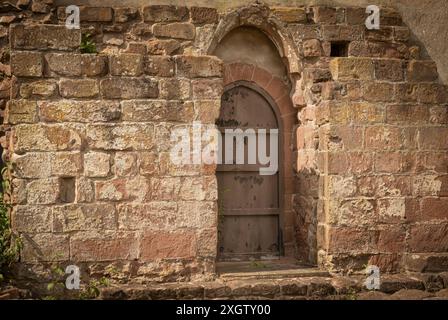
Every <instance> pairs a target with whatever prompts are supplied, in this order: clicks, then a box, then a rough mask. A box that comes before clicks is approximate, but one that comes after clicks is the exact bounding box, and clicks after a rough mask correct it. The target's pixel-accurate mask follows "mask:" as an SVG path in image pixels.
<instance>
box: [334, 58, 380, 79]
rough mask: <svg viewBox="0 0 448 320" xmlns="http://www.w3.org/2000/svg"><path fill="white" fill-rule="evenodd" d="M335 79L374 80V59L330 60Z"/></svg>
mask: <svg viewBox="0 0 448 320" xmlns="http://www.w3.org/2000/svg"><path fill="white" fill-rule="evenodd" d="M330 71H331V74H332V76H333V79H334V80H373V77H374V65H373V60H371V59H364V58H334V59H332V60H331V62H330Z"/></svg>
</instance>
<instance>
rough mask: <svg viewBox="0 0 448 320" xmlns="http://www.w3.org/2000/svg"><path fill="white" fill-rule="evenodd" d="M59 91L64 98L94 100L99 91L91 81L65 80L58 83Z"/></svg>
mask: <svg viewBox="0 0 448 320" xmlns="http://www.w3.org/2000/svg"><path fill="white" fill-rule="evenodd" d="M59 91H60V93H61V96H62V97H64V98H94V97H96V96H98V94H99V92H100V89H99V86H98V82H97V81H96V80H92V79H76V80H75V79H65V80H61V81H60V82H59Z"/></svg>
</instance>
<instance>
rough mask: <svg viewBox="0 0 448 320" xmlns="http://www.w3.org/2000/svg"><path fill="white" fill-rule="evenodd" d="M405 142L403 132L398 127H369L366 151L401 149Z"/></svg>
mask: <svg viewBox="0 0 448 320" xmlns="http://www.w3.org/2000/svg"><path fill="white" fill-rule="evenodd" d="M403 142H404V139H403V136H402V131H401V129H400V128H398V127H382V126H375V127H368V128H367V129H366V132H365V148H366V149H376V150H379V149H380V150H386V149H400V148H401V147H402V146H403Z"/></svg>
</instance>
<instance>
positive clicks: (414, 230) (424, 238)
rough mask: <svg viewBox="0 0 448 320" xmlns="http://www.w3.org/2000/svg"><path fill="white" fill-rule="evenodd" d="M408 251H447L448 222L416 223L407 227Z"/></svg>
mask: <svg viewBox="0 0 448 320" xmlns="http://www.w3.org/2000/svg"><path fill="white" fill-rule="evenodd" d="M408 247H409V251H410V252H418V253H424V252H447V251H448V223H437V224H417V225H413V226H411V227H410V228H409V238H408Z"/></svg>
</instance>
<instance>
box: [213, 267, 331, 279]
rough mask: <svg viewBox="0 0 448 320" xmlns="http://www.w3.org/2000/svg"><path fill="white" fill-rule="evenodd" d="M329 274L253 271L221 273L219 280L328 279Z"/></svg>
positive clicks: (313, 270) (309, 271)
mask: <svg viewBox="0 0 448 320" xmlns="http://www.w3.org/2000/svg"><path fill="white" fill-rule="evenodd" d="M329 276H330V273H329V272H327V271H322V270H319V269H317V268H303V269H302V268H298V269H287V270H275V271H253V272H230V273H222V274H220V275H219V278H220V279H222V280H223V281H231V280H244V279H246V280H257V279H258V280H262V279H264V280H268V279H279V280H280V279H290V278H305V277H329Z"/></svg>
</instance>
